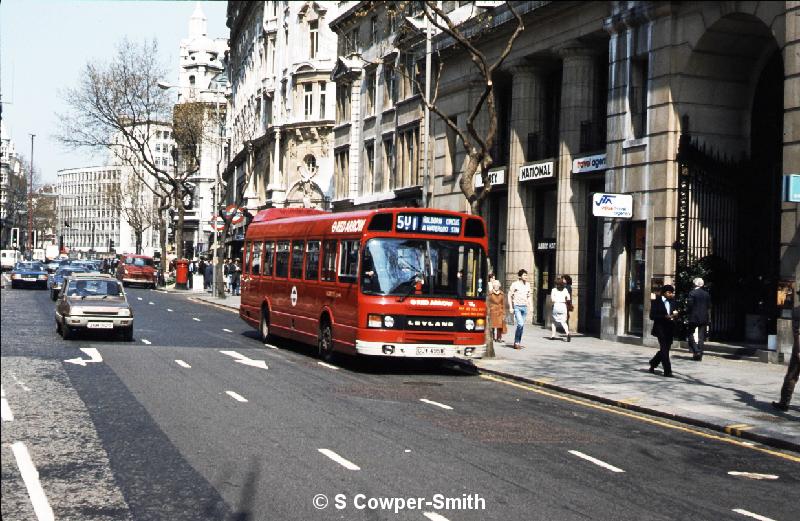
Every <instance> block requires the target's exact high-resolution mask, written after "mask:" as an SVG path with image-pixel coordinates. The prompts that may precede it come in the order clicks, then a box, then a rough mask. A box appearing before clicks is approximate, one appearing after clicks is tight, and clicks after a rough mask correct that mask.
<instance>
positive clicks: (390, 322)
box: [383, 315, 394, 327]
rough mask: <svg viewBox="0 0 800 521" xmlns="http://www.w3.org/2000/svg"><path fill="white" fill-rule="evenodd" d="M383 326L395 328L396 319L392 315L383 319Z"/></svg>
mask: <svg viewBox="0 0 800 521" xmlns="http://www.w3.org/2000/svg"><path fill="white" fill-rule="evenodd" d="M383 325H384V326H386V327H394V317H392V316H391V315H386V316H385V317H383Z"/></svg>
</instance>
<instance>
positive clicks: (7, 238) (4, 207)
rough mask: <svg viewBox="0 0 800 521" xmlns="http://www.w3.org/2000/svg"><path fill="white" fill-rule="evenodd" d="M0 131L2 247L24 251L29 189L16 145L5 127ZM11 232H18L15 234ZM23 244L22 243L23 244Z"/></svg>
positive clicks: (0, 235) (0, 234)
mask: <svg viewBox="0 0 800 521" xmlns="http://www.w3.org/2000/svg"><path fill="white" fill-rule="evenodd" d="M0 125H2V128H0V138H1V139H2V143H1V144H0V223H1V224H2V229H0V246H2V248H3V249H4V250H5V249H11V248H21V247H23V246H24V244H25V241H24V240H22V239H24V237H25V228H26V227H27V226H28V223H27V218H26V215H27V206H26V205H27V188H28V183H27V180H26V179H25V171H24V167H23V164H22V160H21V159H20V157H19V156H18V155H17V152H16V149H15V148H14V142H13V141H12V140H11V138H9V137H8V135H9V134H8V132H6V128H5V125H3V124H0ZM12 230H16V231H13V232H12ZM20 241H22V242H21V243H20Z"/></svg>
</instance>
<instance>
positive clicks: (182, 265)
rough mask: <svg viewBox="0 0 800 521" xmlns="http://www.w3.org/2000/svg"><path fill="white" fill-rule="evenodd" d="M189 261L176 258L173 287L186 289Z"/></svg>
mask: <svg viewBox="0 0 800 521" xmlns="http://www.w3.org/2000/svg"><path fill="white" fill-rule="evenodd" d="M188 282H189V261H188V260H187V259H177V260H176V261H175V289H188V286H187V284H188Z"/></svg>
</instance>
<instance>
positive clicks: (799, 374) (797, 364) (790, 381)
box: [772, 307, 800, 411]
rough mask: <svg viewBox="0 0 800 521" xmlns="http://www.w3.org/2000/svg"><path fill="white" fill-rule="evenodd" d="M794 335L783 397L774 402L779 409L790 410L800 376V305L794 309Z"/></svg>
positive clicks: (782, 390) (783, 387) (784, 380)
mask: <svg viewBox="0 0 800 521" xmlns="http://www.w3.org/2000/svg"><path fill="white" fill-rule="evenodd" d="M792 337H793V339H792V354H791V358H789V368H788V369H786V377H785V378H784V379H783V386H782V387H781V399H780V401H778V402H772V406H773V407H775V408H776V409H778V410H779V411H788V410H789V402H791V401H792V394H793V393H794V388H795V386H796V385H797V380H798V378H800V307H795V308H794V309H793V310H792Z"/></svg>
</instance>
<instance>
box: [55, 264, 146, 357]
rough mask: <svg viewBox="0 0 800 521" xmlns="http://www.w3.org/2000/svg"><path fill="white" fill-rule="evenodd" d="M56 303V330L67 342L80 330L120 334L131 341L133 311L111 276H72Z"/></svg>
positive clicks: (80, 274) (122, 291) (67, 280)
mask: <svg viewBox="0 0 800 521" xmlns="http://www.w3.org/2000/svg"><path fill="white" fill-rule="evenodd" d="M64 284H65V286H64V288H63V289H62V291H61V293H60V294H59V296H58V301H57V302H56V311H55V319H56V331H58V332H59V333H60V334H61V336H62V337H63V338H64V340H69V339H70V338H72V337H73V335H74V334H75V333H76V332H77V331H79V330H96V329H100V330H105V331H109V332H115V333H122V337H123V338H124V339H125V340H126V341H129V342H130V341H131V340H133V309H131V306H130V304H129V303H128V299H127V297H126V296H125V291H124V290H123V289H122V285H121V284H120V282H119V281H118V280H116V279H115V278H114V277H112V276H111V275H99V274H89V273H73V274H72V276H70V277H68V278H67V279H66V282H65V283H64Z"/></svg>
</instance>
